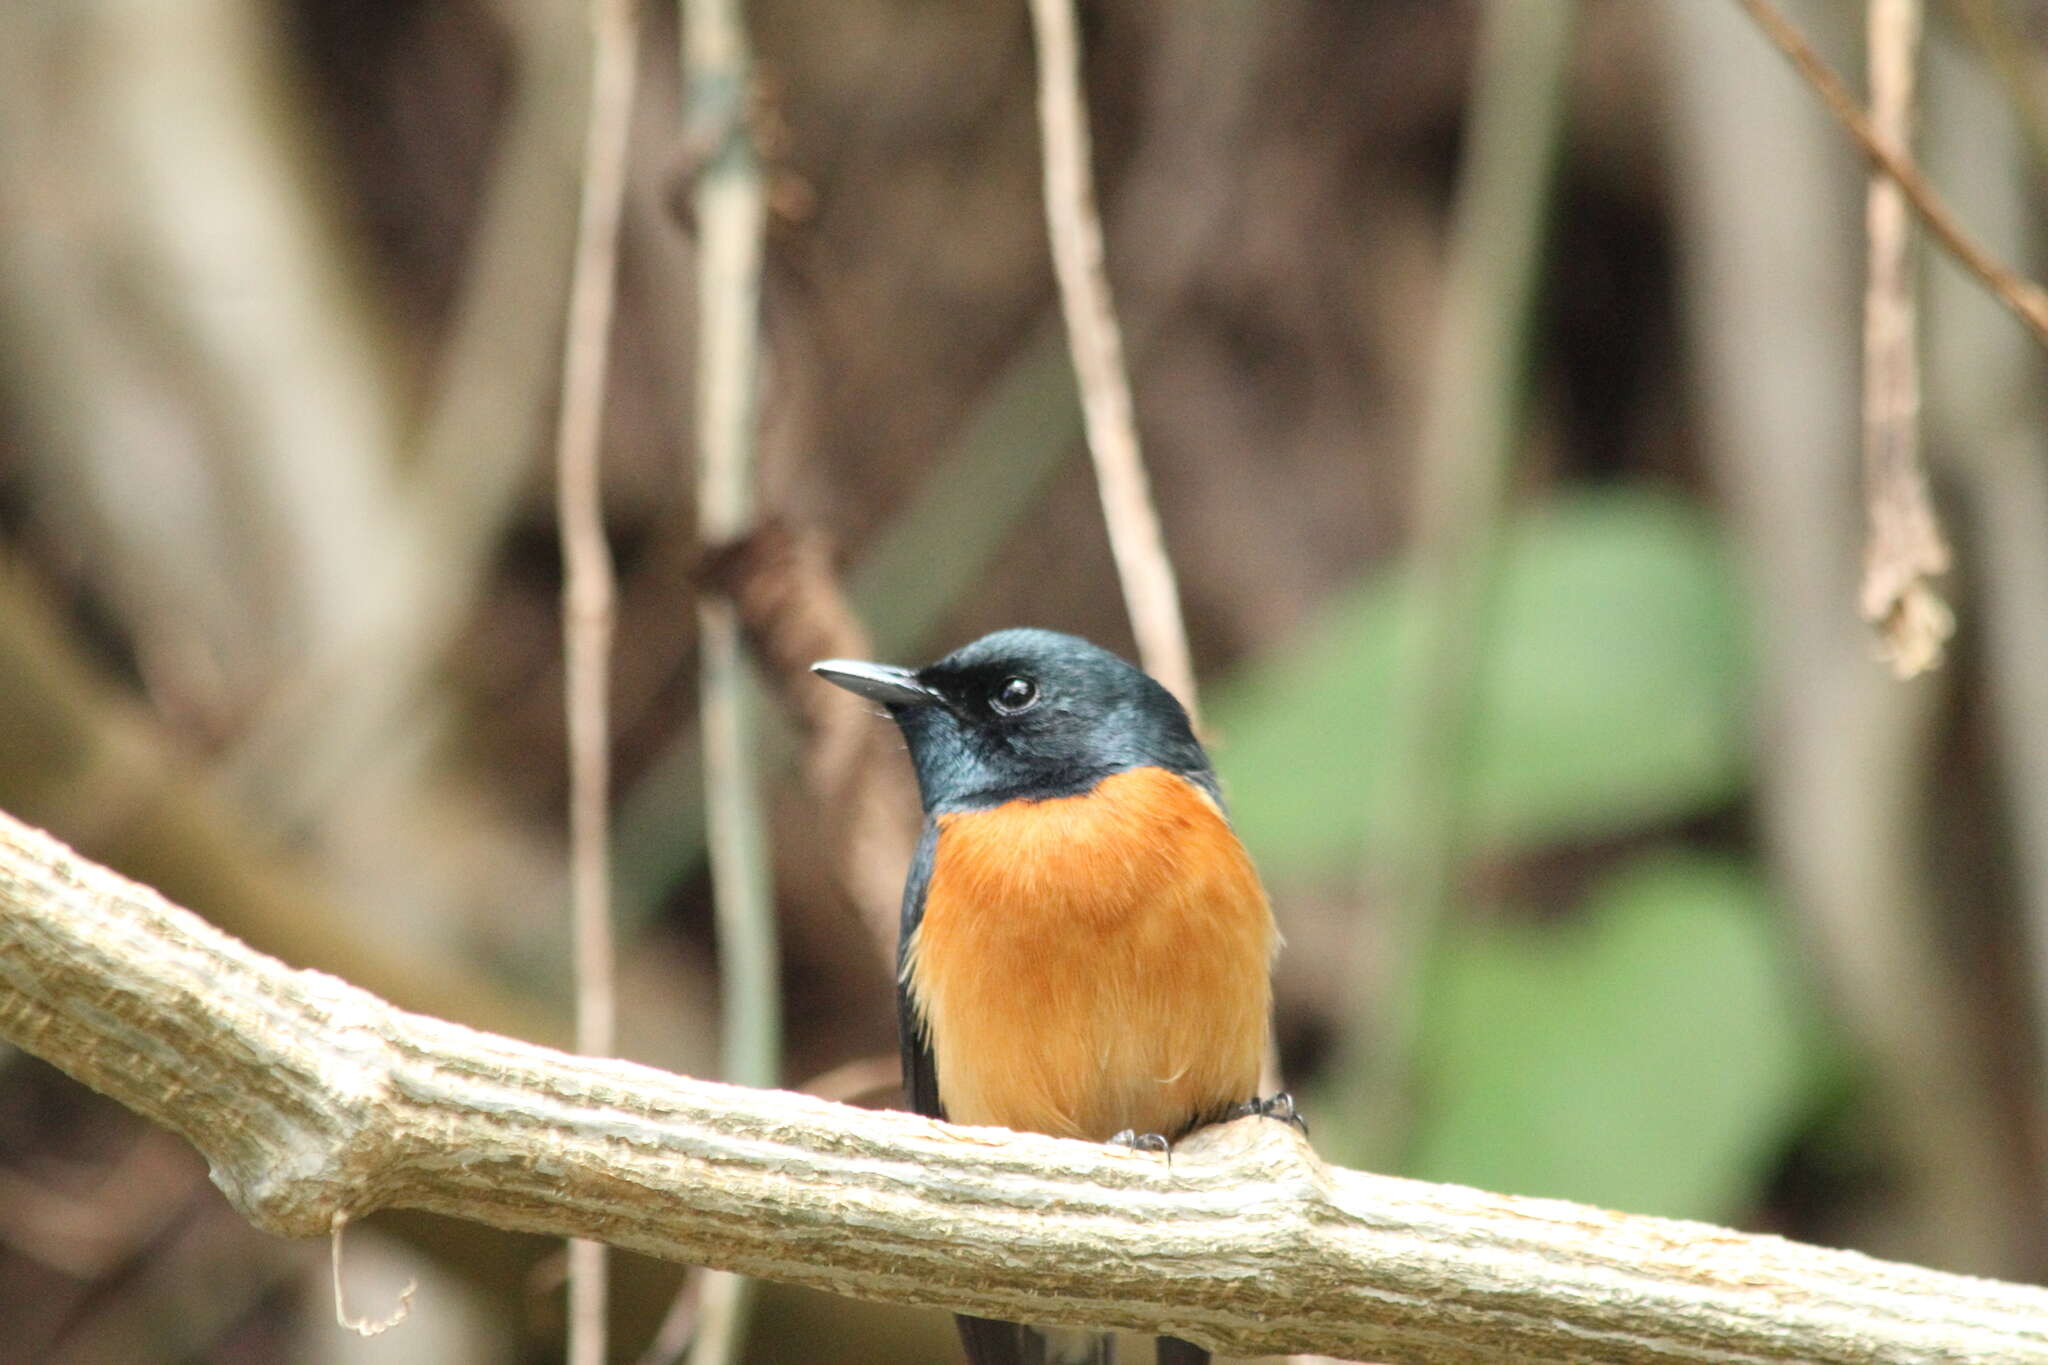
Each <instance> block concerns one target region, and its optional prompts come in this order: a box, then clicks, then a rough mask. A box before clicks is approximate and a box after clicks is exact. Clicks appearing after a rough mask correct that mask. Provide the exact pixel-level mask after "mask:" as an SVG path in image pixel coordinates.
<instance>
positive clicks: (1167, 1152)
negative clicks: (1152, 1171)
mask: <svg viewBox="0 0 2048 1365" xmlns="http://www.w3.org/2000/svg"><path fill="white" fill-rule="evenodd" d="M1110 1141H1111V1142H1113V1143H1115V1144H1116V1145H1117V1146H1119V1147H1128V1148H1130V1149H1131V1150H1132V1151H1134V1152H1157V1153H1159V1155H1161V1156H1163V1157H1165V1158H1166V1164H1167V1166H1168V1167H1169V1168H1170V1167H1172V1165H1173V1144H1172V1143H1171V1142H1169V1141H1168V1140H1167V1137H1166V1134H1164V1133H1141V1132H1139V1131H1137V1130H1136V1129H1135V1128H1126V1129H1124V1130H1123V1131H1122V1132H1121V1133H1118V1134H1117V1135H1116V1136H1115V1137H1113V1138H1111V1139H1110Z"/></svg>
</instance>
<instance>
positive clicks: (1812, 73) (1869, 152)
mask: <svg viewBox="0 0 2048 1365" xmlns="http://www.w3.org/2000/svg"><path fill="white" fill-rule="evenodd" d="M1736 3H1738V4H1740V5H1741V6H1742V7H1743V8H1744V9H1745V10H1747V11H1749V15H1750V17H1751V18H1752V19H1754V20H1756V23H1757V26H1758V27H1759V28H1761V29H1762V30H1763V31H1764V35H1765V36H1766V37H1768V38H1769V39H1770V40H1771V42H1772V43H1774V44H1775V45H1776V46H1777V48H1778V50H1779V51H1780V52H1782V53H1784V54H1785V56H1786V57H1787V58H1788V59H1789V60H1790V61H1791V63H1792V65H1793V66H1794V67H1795V68H1797V69H1798V71H1799V74H1800V75H1801V76H1803V77H1805V78H1806V83H1807V84H1808V85H1810V86H1812V87H1813V89H1814V92H1815V93H1816V94H1818V95H1819V96H1820V97H1821V101H1822V102H1823V103H1824V104H1826V105H1827V107H1828V111H1829V112H1830V113H1832V114H1833V115H1834V116H1835V119H1836V121H1837V122H1839V123H1840V124H1841V125H1842V127H1843V128H1845V129H1846V130H1848V133H1849V136H1851V137H1853V138H1855V139H1856V144H1857V145H1858V146H1859V147H1861V148H1862V149H1863V154H1864V155H1865V156H1867V157H1869V158H1870V160H1871V162H1872V163H1873V164H1875V165H1876V166H1877V167H1878V169H1880V170H1882V171H1883V172H1884V173H1885V174H1886V175H1888V176H1890V177H1891V178H1892V179H1893V180H1896V181H1897V182H1898V185H1899V188H1900V189H1901V190H1903V191H1904V192H1905V195H1906V199H1907V201H1908V202H1909V203H1911V204H1912V206H1913V210H1914V212H1916V213H1918V214H1919V215H1920V219H1921V221H1922V222H1924V223H1926V224H1927V229H1928V231H1930V232H1932V233H1933V234H1934V236H1935V238H1936V240H1938V241H1939V242H1940V243H1941V244H1942V246H1944V247H1946V248H1947V249H1948V252H1949V254H1950V255H1952V256H1954V257H1955V258H1956V259H1957V260H1958V261H1960V262H1962V264H1963V266H1964V268H1965V269H1967V270H1968V271H1969V272H1970V273H1971V274H1973V275H1975V276H1976V277H1977V278H1978V279H1980V280H1982V281H1983V282H1984V286H1985V288H1987V289H1989V290H1990V291H1991V292H1992V293H1993V294H1995V295H1997V296H1998V301H1999V302H2000V303H2003V304H2004V305H2005V306H2006V308H2007V309H2008V310H2010V311H2011V313H2012V315H2013V316H2014V317H2016V318H2018V319H2019V320H2020V321H2021V322H2022V323H2024V324H2026V327H2027V330H2028V331H2030V332H2032V333H2033V334H2034V339H2035V340H2036V341H2038V342H2040V343H2041V344H2042V345H2043V346H2048V290H2043V289H2042V288H2041V286H2040V285H2038V284H2035V283H2034V282H2033V281H2032V280H2030V279H2027V278H2026V277H2025V276H2023V275H2021V274H2020V273H2019V272H2018V271H2016V270H2014V269H2012V267H2010V266H2008V265H2006V264H2005V263H2004V262H2003V261H2001V260H1999V259H1998V258H1997V257H1996V256H1994V255H1992V254H1991V252H1990V250H1989V249H1988V248H1986V247H1985V246H1984V245H1983V244H1982V243H1980V242H1978V241H1977V239H1976V238H1974V237H1972V236H1971V235H1970V234H1969V232H1968V231H1967V230H1966V229H1965V228H1964V227H1963V225H1962V223H1961V222H1960V221H1958V220H1957V218H1956V216H1955V214H1954V213H1953V212H1952V211H1951V210H1950V209H1949V207H1948V204H1947V203H1946V202H1945V201H1944V200H1943V199H1942V197H1941V196H1940V194H1938V193H1937V192H1936V191H1935V188H1934V186H1932V185H1930V184H1929V183H1928V182H1927V177H1926V176H1924V175H1922V174H1921V173H1920V168H1919V167H1918V166H1917V165H1915V164H1914V163H1913V160H1912V158H1911V157H1909V156H1908V155H1907V154H1906V153H1905V152H1904V151H1903V150H1902V149H1901V148H1900V147H1899V146H1898V145H1897V144H1896V143H1894V142H1892V141H1891V140H1890V139H1888V138H1886V137H1885V136H1884V135H1883V134H1882V133H1880V132H1879V131H1878V130H1877V128H1876V127H1874V126H1873V125H1872V124H1871V122H1870V119H1869V118H1868V117H1867V116H1866V115H1865V114H1864V112H1863V109H1862V107H1861V106H1860V105H1859V104H1857V102H1856V97H1855V96H1854V95H1853V94H1851V93H1850V91H1849V88H1848V87H1847V86H1846V85H1844V84H1843V83H1842V78H1841V77H1840V76H1837V75H1836V74H1835V73H1834V71H1833V69H1832V68H1830V67H1829V66H1828V64H1827V63H1826V62H1825V61H1823V60H1822V59H1821V55H1820V54H1819V53H1818V52H1816V51H1814V49H1813V44H1811V43H1809V42H1807V41H1806V37H1805V35H1804V34H1802V33H1800V31H1799V30H1798V29H1797V28H1796V27H1794V26H1793V23H1792V21H1791V20H1789V19H1787V18H1786V17H1785V15H1784V12H1783V11H1782V10H1780V9H1779V8H1778V7H1777V5H1776V4H1775V3H1773V0H1736Z"/></svg>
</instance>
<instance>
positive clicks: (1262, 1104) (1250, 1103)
mask: <svg viewBox="0 0 2048 1365" xmlns="http://www.w3.org/2000/svg"><path fill="white" fill-rule="evenodd" d="M1231 1117H1232V1118H1239V1119H1243V1118H1255V1117H1256V1118H1262V1119H1278V1120H1279V1121H1280V1122H1282V1123H1285V1124H1290V1125H1292V1126H1293V1127H1295V1128H1298V1129H1300V1130H1301V1135H1302V1136H1303V1137H1307V1136H1308V1120H1307V1119H1305V1118H1303V1117H1302V1116H1301V1111H1300V1110H1298V1109H1296V1108H1295V1107H1294V1096H1292V1095H1290V1094H1288V1093H1287V1092H1286V1091H1285V1090H1282V1091H1281V1092H1279V1093H1278V1094H1276V1095H1254V1096H1252V1097H1251V1098H1250V1099H1248V1100H1246V1101H1245V1102H1244V1103H1243V1104H1240V1105H1239V1106H1238V1107H1237V1109H1236V1111H1235V1112H1234V1113H1233V1114H1232V1115H1231Z"/></svg>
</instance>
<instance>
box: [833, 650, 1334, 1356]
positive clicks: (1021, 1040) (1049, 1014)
mask: <svg viewBox="0 0 2048 1365" xmlns="http://www.w3.org/2000/svg"><path fill="white" fill-rule="evenodd" d="M811 667H812V671H813V672H814V673H816V674H817V676H819V677H820V678H822V679H824V680H825V681H827V682H830V683H833V684H835V685H837V686H839V687H842V688H845V689H846V690H847V691H849V692H852V693H854V694H855V695H856V696H860V697H863V698H866V699H867V700H869V701H873V702H879V703H880V704H881V705H882V707H883V708H884V709H885V710H886V712H887V714H888V715H889V717H890V718H891V719H893V720H894V721H895V723H896V725H897V727H898V728H899V729H900V730H901V731H902V735H903V738H904V740H905V742H906V745H907V747H908V749H909V756H910V762H911V765H912V767H913V768H914V769H915V771H916V776H917V786H918V794H919V796H920V798H921V800H922V804H923V807H924V824H923V829H922V832H921V835H920V837H919V840H918V843H917V848H916V852H915V853H914V855H913V856H912V859H911V864H910V869H909V875H908V877H907V879H906V882H905V886H904V892H903V909H902V919H901V928H900V933H899V936H898V941H897V1021H898V1025H899V1030H900V1034H901V1040H902V1052H903V1076H904V1089H905V1092H906V1094H907V1096H908V1099H909V1101H910V1106H911V1108H912V1109H914V1110H915V1111H916V1112H918V1113H920V1114H925V1115H928V1116H930V1117H933V1118H939V1119H946V1120H950V1121H952V1122H956V1123H969V1124H984V1125H993V1126H997V1127H1003V1128H1011V1129H1015V1130H1018V1131H1022V1132H1035V1133H1049V1134H1052V1135H1054V1136H1056V1137H1065V1138H1079V1139H1083V1140H1087V1141H1096V1142H1117V1143H1121V1144H1122V1145H1124V1146H1127V1147H1134V1148H1140V1149H1150V1150H1155V1151H1169V1149H1170V1144H1171V1143H1173V1142H1174V1141H1177V1140H1178V1139H1179V1138H1181V1137H1183V1136H1185V1135H1186V1134H1187V1133H1190V1132H1192V1131H1193V1130H1194V1129H1196V1128H1199V1127H1201V1126H1203V1125H1205V1124H1208V1123H1212V1122H1218V1121H1221V1120H1225V1119H1229V1118H1234V1117H1238V1116H1240V1115H1243V1114H1248V1113H1260V1114H1268V1115H1271V1116H1273V1117H1277V1118H1282V1119H1287V1120H1290V1121H1294V1122H1297V1123H1298V1122H1299V1119H1298V1116H1297V1115H1295V1113H1294V1109H1293V1102H1292V1101H1291V1100H1290V1099H1288V1097H1287V1096H1285V1095H1275V1096H1272V1097H1269V1098H1265V1099H1261V1098H1259V1097H1258V1095H1257V1090H1258V1085H1259V1076H1260V1069H1261V1066H1262V1064H1263V1062H1264V1059H1265V1055H1266V1050H1267V1040H1268V1036H1269V1032H1270V1029H1271V1016H1272V984H1271V983H1272V962H1273V958H1274V955H1275V954H1276V952H1277V951H1278V949H1279V946H1280V936H1279V932H1278V930H1277V928H1276V927H1275V924H1274V919H1273V913H1272V909H1271V906H1270V904H1269V902H1268V899H1267V896H1266V893H1265V890H1264V888H1263V887H1262V885H1261V883H1260V881H1259V876H1258V873H1257V871H1256V869H1255V868H1254V867H1253V865H1252V860H1251V857H1250V855H1249V854H1248V853H1247V852H1246V851H1245V848H1244V845H1243V844H1242V843H1240V842H1239V840H1238V837H1237V835H1236V833H1235V832H1234V831H1233V829H1232V827H1231V824H1230V820H1229V817H1228V816H1227V815H1226V814H1225V811H1224V805H1223V797H1222V792H1221V790H1220V788H1219V786H1218V783H1217V780H1216V773H1215V770H1214V769H1213V768H1212V767H1211V765H1210V762H1209V757H1208V754H1207V753H1206V752H1205V751H1204V750H1203V748H1202V745H1201V743H1200V742H1199V741H1198V740H1197V739H1196V738H1195V734H1194V730H1193V727H1192V725H1191V724H1190V723H1189V720H1188V715H1187V712H1186V711H1184V710H1183V709H1182V708H1181V705H1180V703H1179V702H1178V701H1176V700H1175V699H1174V697H1173V694H1172V693H1170V692H1168V691H1167V690H1166V688H1165V687H1163V686H1161V685H1160V684H1159V683H1158V682H1157V681H1156V680H1154V679H1153V678H1151V677H1150V676H1148V675H1146V674H1145V673H1144V672H1142V671H1140V670H1139V669H1138V668H1136V667H1135V666H1133V665H1132V664H1130V663H1128V662H1126V661H1125V660H1124V659H1122V658H1119V657H1118V656H1117V655H1115V654H1113V653H1111V652H1110V651H1108V650H1106V649H1102V648H1100V647H1099V646H1097V645H1094V644H1091V643H1089V642H1088V641H1086V640H1084V639H1081V638H1080V637H1078V636H1074V635H1068V634H1063V633H1060V632H1056V631H1050V630H1040V629H1035V628H1014V629H1008V630H1000V631H997V632H995V633H994V634H991V635H985V636H983V637H982V638H980V639H978V640H975V641H974V642H973V643H971V644H969V645H966V646H965V647H963V648H961V649H958V650H956V651H954V652H953V653H951V654H948V655H946V656H945V657H944V658H942V659H940V660H938V661H937V662H936V663H932V664H929V665H927V666H925V667H923V668H918V669H909V668H901V667H896V666H893V665H889V664H879V663H869V662H865V661H860V660H852V659H827V660H823V661H821V662H819V663H815V664H813V665H812V666H811ZM1304 1127H1305V1125H1304ZM956 1320H957V1322H958V1324H959V1328H960V1336H961V1341H962V1344H963V1346H964V1347H965V1349H966V1353H967V1357H968V1360H969V1361H970V1362H971V1363H972V1365H1112V1362H1113V1359H1114V1355H1113V1353H1114V1350H1115V1344H1114V1337H1113V1335H1112V1334H1109V1333H1095V1332H1085V1331H1078V1330H1075V1329H1042V1328H1033V1327H1028V1326H1022V1325H1018V1324H1013V1323H1005V1322H997V1321H994V1320H992V1319H986V1318H978V1317H972V1316H969V1315H965V1314H962V1315H957V1318H956ZM1158 1352H1159V1354H1158V1360H1159V1361H1160V1365H1206V1362H1208V1360H1209V1358H1210V1357H1209V1353H1208V1352H1207V1351H1206V1350H1204V1349H1202V1348H1201V1347H1198V1346H1195V1345H1194V1344H1192V1343H1190V1342H1186V1341H1182V1340H1179V1339H1178V1338H1174V1337H1161V1338H1159V1346H1158Z"/></svg>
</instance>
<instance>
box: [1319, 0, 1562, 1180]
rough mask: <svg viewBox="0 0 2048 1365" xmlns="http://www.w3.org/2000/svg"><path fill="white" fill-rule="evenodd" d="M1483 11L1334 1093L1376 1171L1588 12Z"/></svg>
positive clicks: (1399, 1099)
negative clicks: (1369, 899)
mask: <svg viewBox="0 0 2048 1365" xmlns="http://www.w3.org/2000/svg"><path fill="white" fill-rule="evenodd" d="M1484 16H1485V17H1484V19H1483V21H1482V25H1481V29H1480V37H1479V49H1478V53H1477V55H1476V57H1475V67H1476V71H1475V75H1474V78H1473V95H1472V106H1471V111H1470V113H1469V114H1468V116H1467V117H1468V121H1469V129H1470V131H1469V133H1468V135H1467V138H1466V144H1465V145H1466V148H1467V151H1466V155H1465V161H1464V164H1463V166H1462V167H1461V168H1460V171H1459V177H1458V190H1457V199H1456V203H1455V206H1454V208H1453V210H1452V225H1451V247H1450V263H1449V267H1448V274H1447V278H1446V279H1445V282H1444V301H1443V307H1442V310H1441V313H1440V317H1439V321H1438V324H1437V327H1438V333H1437V338H1436V347H1435V355H1434V360H1433V370H1432V373H1431V376H1430V390H1429V406H1428V410H1427V412H1426V413H1425V414H1424V420H1423V434H1422V439H1421V447H1420V450H1419V451H1418V454H1417V470H1416V484H1417V488H1416V502H1415V510H1414V547H1413V550H1412V554H1413V558H1414V560H1415V566H1416V596H1417V601H1416V605H1415V609H1414V611H1413V612H1412V613H1411V616H1410V619H1409V623H1408V633H1407V636H1406V641H1405V646H1404V649H1403V651H1402V655H1401V673H1400V682H1399V691H1398V693H1397V694H1396V698H1395V700H1394V702H1393V713H1394V726H1393V735H1394V741H1393V742H1394V745H1395V749H1394V752H1393V753H1392V755H1391V758H1390V763H1391V777H1390V779H1389V781H1388V784H1387V789H1386V792H1387V794H1386V800H1387V806H1386V808H1385V817H1386V818H1385V819H1384V820H1383V821H1380V822H1378V823H1380V824H1381V825H1382V827H1384V828H1385V829H1386V830H1387V831H1388V833H1387V836H1386V838H1385V839H1384V840H1383V841H1381V842H1380V844H1379V845H1378V846H1377V847H1375V848H1374V849H1373V850H1371V856H1372V858H1373V861H1374V864H1375V866H1374V868H1373V869H1372V871H1373V874H1374V875H1372V876H1371V877H1369V878H1368V880H1369V882H1370V883H1372V884H1374V885H1375V886H1376V887H1377V888H1378V889H1380V891H1381V892H1382V895H1381V897H1380V900H1381V904H1380V907H1379V909H1380V916H1379V919H1380V925H1381V928H1380V932H1379V933H1378V934H1377V935H1375V936H1374V938H1373V940H1372V941H1371V942H1370V943H1367V944H1362V945H1361V947H1363V948H1365V949H1366V950H1367V953H1368V954H1369V956H1365V957H1364V958H1363V960H1362V961H1361V963H1360V965H1359V968H1358V970H1359V973H1360V974H1361V976H1362V977H1363V978H1364V979H1366V980H1368V981H1370V982H1371V988H1370V989H1369V990H1367V991H1365V992H1363V993H1362V995H1363V999H1362V1001H1361V1006H1362V1008H1361V1014H1360V1017H1358V1018H1357V1019H1355V1020H1354V1021H1353V1023H1352V1025H1351V1038H1352V1040H1353V1041H1352V1049H1353V1050H1352V1052H1351V1056H1350V1060H1349V1062H1348V1064H1347V1065H1346V1067H1345V1068H1344V1072H1343V1074H1344V1080H1343V1081H1342V1082H1341V1083H1340V1086H1339V1087H1338V1088H1337V1089H1336V1093H1335V1094H1333V1095H1332V1096H1331V1097H1330V1101H1329V1102H1332V1103H1334V1104H1335V1105H1336V1106H1337V1108H1338V1111H1339V1113H1340V1115H1341V1116H1342V1119H1341V1121H1340V1123H1339V1124H1338V1125H1337V1130H1338V1131H1339V1132H1341V1133H1343V1134H1345V1135H1346V1136H1345V1137H1344V1138H1343V1139H1342V1140H1343V1141H1344V1142H1345V1143H1346V1145H1345V1146H1343V1147H1341V1148H1340V1149H1338V1150H1340V1151H1341V1152H1342V1153H1343V1155H1344V1156H1345V1158H1346V1159H1354V1160H1359V1161H1363V1162H1366V1163H1368V1164H1376V1163H1381V1162H1385V1161H1388V1160H1391V1159H1393V1158H1394V1157H1395V1155H1396V1153H1397V1151H1398V1148H1399V1146H1400V1144H1401V1142H1402V1141H1403V1140H1404V1139H1405V1132H1406V1128H1407V1124H1408V1108H1409V1106H1408V1103H1407V1099H1408V1096H1407V1089H1408V1080H1409V1067H1410V1066H1411V1065H1412V1061H1413V1051H1414V1044H1415V1034H1416V1032H1417V1029H1418V1028H1419V1017H1420V1009H1419V999H1418V989H1419V980H1418V978H1419V975H1420V973H1421V971H1422V969H1423V965H1424V963H1425V962H1426V961H1427V959H1428V956H1429V951H1430V945H1431V944H1432V942H1433V941H1434V940H1435V938H1436V935H1437V930H1438V926H1439V925H1440V924H1441V923H1442V921H1443V919H1444V918H1445V916H1446V914H1447V913H1448V909H1449V905H1450V901H1451V897H1452V893H1453V890H1454V886H1455V878H1456V872H1457V853H1458V842H1459V836H1460V832H1461V831H1460V826H1461V825H1462V824H1463V814H1462V810H1461V807H1462V805H1463V802H1464V796H1465V786H1464V782H1463V778H1462V773H1461V766H1462V765H1461V761H1460V760H1461V755H1462V754H1463V752H1464V748H1465V735H1466V732H1467V728H1468V726H1469V724H1470V718H1471V710H1472V697H1473V691H1474V686H1475V684H1474V679H1475V677H1476V673H1477V665H1478V661H1479V657H1480V655H1479V649H1480V643H1481V641H1482V639H1483V638H1484V631H1485V615H1486V599H1487V596H1488V589H1489V584H1490V582H1491V579H1492V561H1493V542H1494V538H1495V536H1496V534H1497V528H1498V524H1499V521H1500V517H1501V511H1502V507H1503V504H1504V503H1505V501H1506V497H1507V489H1508V473H1509V471H1510V469H1512V468H1513V464H1514V454H1515V449H1516V445H1517V442H1518V438H1519V437H1518V433H1519V425H1518V423H1519V420H1520V416H1521V412H1522V396H1523V391H1524V388H1525V387H1526V378H1525V376H1526V368H1527V367H1526V360H1525V355H1524V351H1525V347H1526V343H1527V338H1528V333H1529V326H1530V319H1531V316H1532V314H1533V313H1534V310H1535V304H1536V291H1537V284H1538V281H1539V279H1540V276H1541V271H1540V266H1541V263H1542V258H1543V244H1544V240H1545V237H1546V227H1547V223H1548V219H1549V203H1550V192H1551V186H1552V184H1553V182H1554V180H1555V174H1554V171H1555V164H1556V160H1557V155H1558V149H1559V145H1560V143H1561V141H1562V133H1563V126H1564V104H1565V71H1566V67H1567V65H1568V62H1569V58H1570V55H1571V34H1572V30H1573V26H1574V21H1575V19H1576V16H1577V6H1576V5H1574V4H1572V3H1570V2H1569V0H1546V2H1545V3H1541V4H1530V3H1528V0H1492V2H1491V3H1490V4H1488V5H1487V7H1486V9H1485V11H1484Z"/></svg>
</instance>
